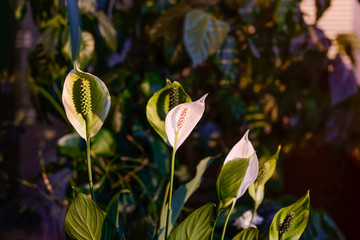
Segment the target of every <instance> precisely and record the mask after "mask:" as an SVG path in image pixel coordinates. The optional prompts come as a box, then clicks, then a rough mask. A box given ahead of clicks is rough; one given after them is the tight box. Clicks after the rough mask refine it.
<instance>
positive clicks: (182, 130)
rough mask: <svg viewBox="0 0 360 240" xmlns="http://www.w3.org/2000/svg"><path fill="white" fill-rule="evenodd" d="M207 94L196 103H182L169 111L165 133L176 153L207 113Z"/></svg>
mask: <svg viewBox="0 0 360 240" xmlns="http://www.w3.org/2000/svg"><path fill="white" fill-rule="evenodd" d="M206 97H207V94H205V95H204V96H202V97H201V98H200V99H199V100H197V101H195V102H189V103H182V104H179V105H177V106H176V107H174V108H173V109H171V110H170V111H169V113H168V114H167V115H166V118H165V132H166V136H167V138H168V141H169V143H170V145H171V146H172V147H173V148H174V149H175V151H176V150H177V149H178V148H179V147H180V146H181V144H182V143H183V142H184V141H185V140H186V138H187V137H188V136H189V135H190V133H191V132H192V130H193V129H194V128H195V126H196V124H197V123H198V122H199V121H200V119H201V117H202V115H203V114H204V111H205V99H206Z"/></svg>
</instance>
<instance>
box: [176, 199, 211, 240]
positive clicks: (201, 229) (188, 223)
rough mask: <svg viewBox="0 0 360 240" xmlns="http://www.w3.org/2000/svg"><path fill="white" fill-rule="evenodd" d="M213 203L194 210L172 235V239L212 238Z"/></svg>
mask: <svg viewBox="0 0 360 240" xmlns="http://www.w3.org/2000/svg"><path fill="white" fill-rule="evenodd" d="M214 207H215V205H214V204H213V203H208V204H206V205H204V206H202V207H200V208H198V209H196V210H195V211H194V212H192V213H191V214H190V215H189V216H188V217H187V218H186V219H185V220H184V221H183V222H182V223H181V224H180V225H179V226H178V227H177V228H176V229H175V230H174V232H173V233H172V234H171V235H170V240H172V239H188V240H191V239H192V240H205V239H206V240H207V239H209V238H210V235H211V230H212V222H213V218H214Z"/></svg>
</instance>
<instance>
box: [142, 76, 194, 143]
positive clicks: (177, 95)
mask: <svg viewBox="0 0 360 240" xmlns="http://www.w3.org/2000/svg"><path fill="white" fill-rule="evenodd" d="M185 102H191V98H190V97H189V95H188V94H187V93H186V92H185V90H184V89H183V87H182V86H181V84H180V83H179V82H177V81H174V82H173V83H171V82H170V80H168V79H167V80H166V86H165V87H164V88H162V89H161V90H159V91H157V92H156V93H154V95H153V96H152V97H151V98H150V99H149V101H148V103H147V105H146V117H147V119H148V121H149V123H150V125H151V126H152V127H153V128H154V130H155V131H156V132H157V133H158V134H159V135H160V137H161V138H162V139H163V140H164V142H166V143H168V140H167V136H166V133H165V117H166V114H167V113H168V112H169V111H170V110H171V109H172V108H173V107H175V106H176V105H178V104H180V103H185Z"/></svg>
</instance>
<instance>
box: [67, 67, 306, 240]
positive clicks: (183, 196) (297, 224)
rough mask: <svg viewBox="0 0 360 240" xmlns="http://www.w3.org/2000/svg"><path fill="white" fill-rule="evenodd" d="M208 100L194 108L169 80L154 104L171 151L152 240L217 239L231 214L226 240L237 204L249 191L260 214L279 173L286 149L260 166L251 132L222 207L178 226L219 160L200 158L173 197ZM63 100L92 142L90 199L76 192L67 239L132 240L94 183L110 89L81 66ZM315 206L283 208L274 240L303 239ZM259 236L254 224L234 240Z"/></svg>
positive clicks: (229, 163)
mask: <svg viewBox="0 0 360 240" xmlns="http://www.w3.org/2000/svg"><path fill="white" fill-rule="evenodd" d="M206 97H207V94H205V95H204V96H202V97H201V98H200V99H198V100H197V101H194V102H192V101H191V98H190V97H189V96H188V95H187V93H186V92H185V91H184V89H183V88H182V86H181V84H180V83H178V82H173V83H172V82H171V81H170V80H167V81H166V86H165V87H164V88H163V89H161V90H159V91H158V92H156V93H155V94H154V95H153V96H152V97H151V98H150V99H149V101H148V104H147V108H146V114H147V117H148V120H149V122H150V124H151V126H152V127H153V128H154V130H155V131H156V132H157V133H158V134H159V135H160V136H161V137H162V138H163V139H164V141H165V143H167V144H168V145H169V146H171V148H172V155H171V159H170V173H169V175H170V176H169V185H168V186H169V188H168V189H169V191H166V190H165V189H164V190H165V194H164V205H163V208H162V212H161V214H160V218H159V222H158V228H157V229H156V230H155V231H154V236H153V239H159V240H163V239H165V240H167V239H170V240H173V239H179V240H182V239H196V240H197V239H200V240H202V239H204V240H208V239H213V238H214V236H215V232H216V231H215V227H216V223H217V218H218V216H219V215H220V214H221V213H222V212H226V211H228V212H227V214H226V220H225V223H224V224H223V229H222V234H221V239H222V240H223V239H224V238H225V233H226V227H227V223H228V221H229V218H230V215H231V214H232V211H233V209H234V207H235V204H236V201H237V199H239V198H240V197H241V196H243V195H244V194H245V192H246V190H247V189H248V188H249V194H250V196H251V197H252V198H253V199H254V203H255V204H254V206H255V207H254V210H253V212H254V214H256V209H257V208H258V207H259V205H260V204H261V202H262V200H263V197H264V186H265V183H266V182H267V181H268V180H269V179H270V178H271V176H272V174H273V173H274V171H275V168H276V161H277V158H278V157H279V152H280V148H279V149H278V151H277V152H276V153H275V154H274V155H273V156H271V157H270V158H267V157H264V158H261V159H260V161H259V160H258V157H257V154H256V152H255V149H254V147H253V145H252V144H251V142H250V140H249V130H248V131H247V132H246V133H245V134H244V136H243V137H242V138H241V139H240V141H239V142H238V143H236V144H235V145H234V146H233V148H232V149H231V150H230V152H229V153H228V154H227V156H226V158H225V161H224V164H223V166H222V169H221V171H220V173H219V176H218V179H217V184H216V189H217V193H218V198H219V202H218V204H217V205H216V204H214V203H207V204H205V205H204V206H202V207H200V208H198V209H196V210H194V211H193V212H192V213H191V214H190V215H189V216H188V217H187V218H186V219H185V220H184V221H183V222H181V223H180V224H179V225H177V226H176V219H177V218H178V216H179V214H180V212H181V209H182V207H183V206H184V205H185V203H186V201H187V200H188V199H189V197H190V196H191V194H192V193H193V192H194V191H195V190H196V189H197V188H198V187H199V185H200V182H201V179H202V175H203V174H204V172H205V170H206V168H207V167H208V166H209V165H210V164H211V162H212V160H213V158H211V157H209V158H206V159H203V160H201V161H200V162H199V164H198V167H197V173H196V176H195V177H194V179H192V180H191V181H189V182H188V183H186V184H184V185H181V186H180V187H179V188H178V189H177V191H175V193H174V194H173V187H174V186H173V182H174V165H175V164H174V163H175V154H176V152H177V151H178V150H179V147H180V146H181V145H182V144H183V143H184V141H185V140H186V139H187V138H188V137H189V135H190V133H191V132H192V131H193V130H194V128H195V127H196V125H197V124H198V122H199V121H200V119H201V117H202V116H203V114H204V111H205V99H206ZM62 99H63V104H64V108H65V111H66V115H67V117H68V119H69V122H70V123H71V124H72V125H73V127H74V129H75V130H76V132H77V133H78V134H79V135H80V136H81V137H82V138H83V139H85V141H86V146H87V147H86V160H87V165H88V175H89V185H90V193H91V198H92V199H90V198H89V197H88V196H86V195H85V194H82V193H80V192H77V191H75V198H74V199H73V201H72V202H71V205H70V207H69V210H68V213H67V215H66V219H65V232H66V235H67V238H68V239H78V240H88V239H96V240H97V239H99V240H103V239H126V236H124V235H121V234H120V233H119V228H120V227H121V226H118V227H116V226H115V224H114V223H113V222H112V220H110V218H109V217H108V214H107V213H106V212H105V211H103V210H102V209H101V208H100V207H99V206H98V204H97V203H96V201H95V193H94V189H93V181H92V170H91V169H92V166H91V155H90V139H91V137H93V136H95V135H96V133H97V132H98V131H99V130H100V128H101V127H102V125H103V123H104V121H105V119H106V116H107V114H108V112H109V108H110V95H109V91H108V89H107V87H106V86H105V84H104V83H103V82H102V81H101V80H100V79H99V78H98V77H96V76H94V75H92V74H90V73H86V72H83V71H81V70H80V69H79V68H78V66H77V64H75V66H74V69H73V70H71V71H70V73H69V74H68V76H67V77H66V79H65V82H64V87H63V96H62ZM74 189H75V187H74ZM173 200H176V201H173ZM309 201H310V200H309V193H307V194H306V195H305V196H304V197H303V198H301V199H300V200H299V201H297V202H296V203H294V204H293V205H290V206H288V207H286V208H282V209H280V211H279V212H278V213H277V214H276V215H275V217H274V219H273V221H272V223H271V226H270V228H269V235H268V237H269V239H298V238H299V237H300V236H301V234H302V232H303V231H304V229H305V227H306V223H307V219H308V216H309ZM174 226H176V228H174ZM258 238H259V232H258V229H256V228H254V225H253V224H252V219H251V221H250V224H249V227H248V228H246V229H244V230H242V231H241V232H240V233H239V234H237V235H236V236H235V237H234V238H233V240H236V239H258Z"/></svg>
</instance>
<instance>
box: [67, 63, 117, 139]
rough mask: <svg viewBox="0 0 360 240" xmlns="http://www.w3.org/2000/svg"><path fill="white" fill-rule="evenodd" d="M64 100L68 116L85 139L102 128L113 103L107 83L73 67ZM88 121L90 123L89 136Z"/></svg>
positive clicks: (68, 77) (68, 76)
mask: <svg viewBox="0 0 360 240" xmlns="http://www.w3.org/2000/svg"><path fill="white" fill-rule="evenodd" d="M62 101H63V104H64V108H65V112H66V116H67V118H68V119H69V121H70V123H71V124H72V125H73V127H74V128H75V130H76V131H77V132H78V133H79V135H80V136H81V137H82V138H84V139H85V140H87V138H88V137H93V136H95V134H96V133H97V132H98V131H99V130H100V128H101V126H102V125H103V123H104V121H105V118H106V116H107V114H108V112H109V109H110V105H111V100H110V94H109V91H108V89H107V87H106V86H105V84H104V83H103V82H102V81H101V80H100V79H99V78H98V77H96V76H94V75H92V74H90V73H86V72H82V71H81V70H79V69H73V70H71V71H70V73H69V74H68V75H67V77H66V79H65V82H64V89H63V95H62ZM86 122H87V123H88V125H89V129H88V136H87V134H86V132H87V131H86Z"/></svg>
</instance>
